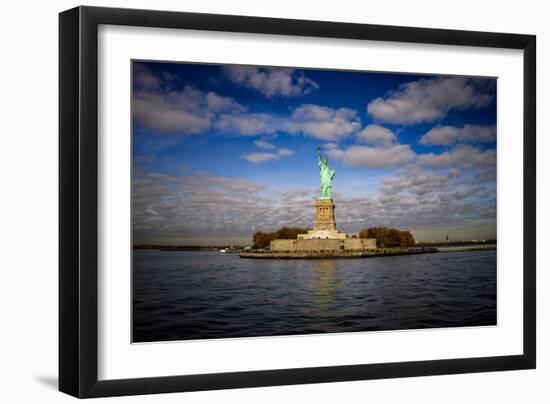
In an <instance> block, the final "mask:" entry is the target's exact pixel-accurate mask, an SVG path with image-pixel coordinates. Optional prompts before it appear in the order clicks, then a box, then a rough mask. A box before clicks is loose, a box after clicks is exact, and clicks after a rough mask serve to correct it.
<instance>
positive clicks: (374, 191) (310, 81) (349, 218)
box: [132, 62, 496, 244]
mask: <svg viewBox="0 0 550 404" xmlns="http://www.w3.org/2000/svg"><path fill="white" fill-rule="evenodd" d="M132 114H133V120H132V123H133V133H132V139H133V160H134V162H133V168H134V182H133V212H134V213H133V226H134V242H135V243H144V242H151V243H183V244H193V243H196V244H211V243H213V244H219V243H239V244H240V243H245V242H246V241H247V240H249V239H250V237H251V235H252V233H253V232H254V231H257V230H264V231H270V230H275V229H276V228H278V227H281V226H285V225H287V226H292V225H298V226H304V227H308V226H311V225H312V222H313V214H314V209H313V204H314V200H315V198H316V193H317V192H318V186H319V178H318V170H317V161H316V159H317V157H316V147H317V145H321V146H322V148H323V153H324V154H325V155H326V156H327V157H328V159H329V162H330V165H331V167H332V168H333V169H335V170H336V176H335V179H334V182H333V189H334V200H335V203H336V206H337V210H336V219H337V225H338V227H339V229H340V230H342V231H347V232H355V231H358V230H360V229H361V228H364V227H371V226H382V225H387V226H393V227H398V228H403V229H410V230H411V231H413V234H414V235H415V237H416V238H417V239H420V240H430V239H442V238H444V237H445V236H446V235H449V237H450V238H452V239H473V238H493V237H495V236H496V79H491V78H473V77H458V76H434V75H412V74H396V73H372V72H352V71H341V70H331V71H328V70H311V69H292V68H274V67H258V66H229V65H226V66H222V65H205V64H188V63H158V62H133V99H132Z"/></svg>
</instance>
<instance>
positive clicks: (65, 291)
mask: <svg viewBox="0 0 550 404" xmlns="http://www.w3.org/2000/svg"><path fill="white" fill-rule="evenodd" d="M100 24H113V25H126V26H140V27H158V28H176V29H178V28H180V29H194V30H207V31H226V32H242V33H258V34H276V35H291V36H308V37H319V38H342V39H357V40H370V41H386V42H404V43H422V44H439V45H449V46H453V45H463V46H475V47H488V48H509V49H519V50H522V51H523V61H524V65H523V66H524V77H523V108H524V110H523V131H524V132H523V139H524V155H523V169H524V177H523V181H524V188H523V203H524V211H523V217H524V229H523V230H524V233H523V249H524V250H523V251H524V259H523V354H521V355H513V356H495V357H482V358H466V359H444V360H426V361H415V362H400V363H378V364H364V365H350V366H330V367H313V368H298V369H280V370H262V371H249V372H234V373H216V374H193V375H182V376H170V377H150V378H138V379H122V380H105V381H100V380H98V322H97V319H98V277H97V275H98V269H97V265H98V228H97V226H98V187H97V186H98V138H97V130H98V122H97V120H98V87H97V85H98V66H97V61H98V55H97V51H98V26H99V25H100ZM535 103H536V37H535V36H534V35H519V34H504V33H489V32H472V31H458V30H443V29H425V28H409V27H396V26H382V25H368V24H351V23H340V22H322V21H306V20H289V19H278V18H260V17H245V16H228V15H213V14H197V13H184V12H166V11H149V10H131V9H112V8H96V7H77V8H73V9H71V10H68V11H64V12H62V13H60V15H59V390H61V391H62V392H65V393H67V394H70V395H72V396H75V397H80V398H85V397H104V396H121V395H134V394H150V393H168V392H183V391H196V390H213V389H227V388H243V387H260V386H274V385H290V384H301V383H324V382H337V381H351V380H363V379H382V378H396V377H410V376H427V375H441V374H458V373H470V372H488V371H501V370H514V369H533V368H535V366H536V288H535V282H536V216H535V215H536V201H535V196H536V168H535V167H536V161H535V148H536V138H535V135H536V133H535V121H536V108H535Z"/></svg>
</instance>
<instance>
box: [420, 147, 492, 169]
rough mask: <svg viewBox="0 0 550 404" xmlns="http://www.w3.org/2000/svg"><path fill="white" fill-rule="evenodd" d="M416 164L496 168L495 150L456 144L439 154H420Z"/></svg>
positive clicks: (439, 167) (440, 167)
mask: <svg viewBox="0 0 550 404" xmlns="http://www.w3.org/2000/svg"><path fill="white" fill-rule="evenodd" d="M417 164H418V166H419V167H424V168H435V169H443V168H455V169H460V170H474V169H482V168H488V169H490V170H496V150H495V149H487V150H482V149H480V148H478V147H474V146H470V145H458V146H456V147H455V148H454V149H452V150H449V151H446V152H443V153H441V154H434V153H425V154H420V155H419V156H418V161H417Z"/></svg>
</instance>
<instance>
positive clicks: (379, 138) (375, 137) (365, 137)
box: [357, 124, 396, 145]
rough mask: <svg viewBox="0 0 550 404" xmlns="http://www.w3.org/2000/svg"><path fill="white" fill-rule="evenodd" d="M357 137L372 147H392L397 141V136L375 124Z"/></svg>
mask: <svg viewBox="0 0 550 404" xmlns="http://www.w3.org/2000/svg"><path fill="white" fill-rule="evenodd" d="M357 137H358V139H359V140H360V141H362V142H365V143H369V144H372V145H391V144H392V143H394V142H395V141H396V137H395V134H394V133H393V132H392V131H391V130H389V129H388V128H384V127H383V126H380V125H375V124H371V125H369V126H367V127H366V128H365V129H363V130H362V131H361V132H360V133H359V135H358V136H357Z"/></svg>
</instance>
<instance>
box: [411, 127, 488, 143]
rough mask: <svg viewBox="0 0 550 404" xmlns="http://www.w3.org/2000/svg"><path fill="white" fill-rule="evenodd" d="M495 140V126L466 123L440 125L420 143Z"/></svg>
mask: <svg viewBox="0 0 550 404" xmlns="http://www.w3.org/2000/svg"><path fill="white" fill-rule="evenodd" d="M495 140H496V127H495V126H478V125H465V126H464V127H462V128H458V127H456V126H441V125H438V126H436V127H435V128H432V129H430V130H429V131H428V132H426V134H424V135H423V136H422V137H421V138H420V144H424V145H443V146H446V145H451V144H454V143H490V142H494V141H495Z"/></svg>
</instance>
